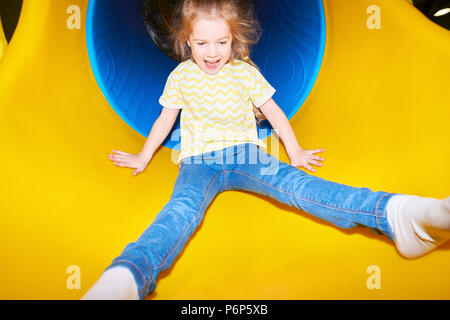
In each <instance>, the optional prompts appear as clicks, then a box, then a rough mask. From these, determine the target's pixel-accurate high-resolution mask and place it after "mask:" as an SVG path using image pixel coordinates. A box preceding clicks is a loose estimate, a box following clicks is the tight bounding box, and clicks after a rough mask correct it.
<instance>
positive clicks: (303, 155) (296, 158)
mask: <svg viewBox="0 0 450 320" xmlns="http://www.w3.org/2000/svg"><path fill="white" fill-rule="evenodd" d="M324 151H325V149H315V150H297V151H295V152H294V153H293V154H291V155H289V160H290V162H291V166H293V167H303V168H305V169H308V170H309V171H311V172H315V171H316V169H314V168H313V167H311V165H310V164H312V165H315V166H318V167H321V166H322V163H321V162H319V161H324V158H321V157H319V156H316V155H314V154H315V153H318V152H324Z"/></svg>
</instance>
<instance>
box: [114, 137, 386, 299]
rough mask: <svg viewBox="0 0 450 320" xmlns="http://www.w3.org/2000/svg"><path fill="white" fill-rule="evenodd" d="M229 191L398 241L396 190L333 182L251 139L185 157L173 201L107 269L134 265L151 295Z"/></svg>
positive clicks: (141, 289) (141, 293) (138, 278)
mask: <svg viewBox="0 0 450 320" xmlns="http://www.w3.org/2000/svg"><path fill="white" fill-rule="evenodd" d="M227 190H246V191H251V192H255V193H258V194H262V195H266V196H268V197H270V198H273V199H275V200H277V201H279V202H282V203H285V204H287V205H289V206H292V207H295V208H298V209H300V210H303V211H305V212H307V213H310V214H312V215H314V216H316V217H319V218H321V219H323V220H326V221H328V222H331V223H332V224H334V225H336V226H338V227H341V228H352V227H368V228H370V229H372V230H373V231H375V232H377V233H380V234H381V233H384V234H385V235H386V236H388V237H389V238H390V239H391V240H392V241H394V235H393V233H392V230H391V228H390V226H389V223H388V221H387V217H386V205H387V202H388V200H389V199H390V198H391V197H392V196H393V195H394V194H395V193H389V192H384V191H378V192H374V191H372V190H370V189H368V188H355V187H349V186H346V185H343V184H338V183H335V182H331V181H327V180H324V179H322V178H319V177H316V176H313V175H309V174H308V173H306V172H304V171H302V170H300V169H298V168H296V167H293V166H291V165H288V164H286V163H284V162H281V161H279V160H278V159H277V158H275V157H273V156H271V155H270V154H268V153H266V152H265V151H263V150H261V149H260V148H259V147H258V146H256V145H255V144H250V143H245V144H240V145H237V146H232V147H228V148H225V149H222V150H219V151H215V152H211V153H204V154H201V155H198V156H192V157H189V158H185V159H183V161H182V163H181V165H180V171H179V173H178V177H177V180H176V182H175V186H174V190H173V193H172V196H171V198H170V200H169V202H168V203H167V204H166V205H165V206H164V207H163V209H162V210H161V211H160V212H159V213H158V215H157V216H156V217H155V219H154V221H153V223H152V224H151V225H150V226H149V227H148V228H147V230H145V231H144V233H143V234H142V235H141V236H140V237H139V239H138V240H137V241H136V242H133V243H130V244H128V245H127V246H126V247H125V249H124V250H123V252H122V254H121V255H120V256H119V257H117V258H116V259H114V260H113V262H112V263H111V265H110V266H109V267H108V268H107V269H106V270H108V269H110V268H112V267H116V266H123V267H126V268H128V269H129V270H130V271H131V272H132V274H133V275H134V278H135V280H136V283H137V286H138V291H139V298H141V299H143V298H145V296H146V295H148V294H149V293H151V292H152V291H153V290H154V289H155V286H156V278H157V276H158V274H159V273H160V272H161V271H162V270H164V269H167V268H169V267H170V265H171V264H172V263H173V261H174V259H175V258H176V256H177V255H178V254H179V252H180V251H181V250H182V248H183V246H184V244H185V243H186V241H187V240H188V239H189V237H190V235H191V234H192V233H193V232H194V230H195V229H196V227H197V226H198V225H199V224H200V223H201V221H202V219H203V216H204V214H205V210H206V209H207V208H208V206H209V204H210V203H211V202H212V201H213V199H214V198H215V197H216V195H217V194H219V193H221V192H223V191H227Z"/></svg>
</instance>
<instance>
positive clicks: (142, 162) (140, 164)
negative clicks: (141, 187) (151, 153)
mask: <svg viewBox="0 0 450 320" xmlns="http://www.w3.org/2000/svg"><path fill="white" fill-rule="evenodd" d="M112 151H113V152H115V153H116V154H112V153H110V154H109V160H111V161H113V162H114V164H115V165H116V166H118V167H125V168H133V169H135V170H134V171H133V175H134V176H137V175H138V174H139V173H141V172H143V171H144V170H145V168H147V165H148V163H149V162H150V160H151V159H150V160H148V159H144V158H143V157H142V156H141V155H139V154H138V155H136V154H131V153H126V152H123V151H118V150H112Z"/></svg>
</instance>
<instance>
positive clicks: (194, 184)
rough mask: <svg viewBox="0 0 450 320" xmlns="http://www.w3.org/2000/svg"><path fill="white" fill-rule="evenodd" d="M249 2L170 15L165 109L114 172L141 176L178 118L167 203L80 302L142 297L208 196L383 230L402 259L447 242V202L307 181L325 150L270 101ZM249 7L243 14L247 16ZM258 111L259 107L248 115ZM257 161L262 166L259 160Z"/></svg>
mask: <svg viewBox="0 0 450 320" xmlns="http://www.w3.org/2000/svg"><path fill="white" fill-rule="evenodd" d="M246 3H248V2H247V1H237V0H235V1H232V0H185V1H183V2H181V3H180V5H179V7H178V8H177V10H176V11H175V13H176V17H178V20H177V21H178V23H175V24H174V25H175V27H176V30H175V32H174V37H175V51H176V52H177V54H178V55H179V56H180V57H181V58H182V59H181V61H183V62H181V63H180V64H179V65H178V66H177V67H176V68H175V69H174V70H173V71H172V73H171V74H170V75H169V78H168V80H167V83H166V86H165V89H164V92H163V95H162V96H161V97H160V99H159V102H160V104H161V105H162V106H163V107H164V108H163V111H162V113H161V115H160V116H159V118H158V119H157V120H156V122H155V123H154V125H153V128H152V130H151V132H150V134H149V137H148V139H147V141H146V143H145V145H144V148H143V150H142V151H141V152H140V153H139V154H138V155H134V154H129V153H126V152H122V151H115V150H113V152H114V154H110V159H111V160H112V161H113V162H114V164H115V165H117V166H119V167H128V168H134V169H135V170H134V172H133V174H134V175H137V174H139V173H141V172H143V171H144V170H145V168H146V167H147V165H148V163H149V162H150V160H151V159H152V157H153V155H154V152H155V150H157V148H158V147H159V146H160V144H161V143H162V142H163V141H164V139H165V138H166V137H167V135H168V134H169V132H170V130H171V128H172V126H173V124H174V123H175V120H176V118H177V115H178V112H179V111H180V109H182V114H181V152H180V155H179V159H178V163H179V164H180V170H179V174H178V177H177V180H176V182H175V186H174V190H173V194H172V196H171V198H170V201H169V202H168V203H167V204H166V205H165V206H164V208H163V209H162V210H161V212H159V214H158V215H157V216H156V217H155V219H154V221H153V223H152V224H151V225H150V227H149V228H148V229H147V230H145V232H144V233H143V234H142V235H141V236H140V237H139V239H138V240H137V241H136V242H134V243H130V244H128V245H127V246H126V247H125V249H124V251H123V252H122V254H121V255H120V256H119V257H117V258H116V259H114V261H113V262H112V263H111V265H110V266H109V267H108V268H107V269H106V270H105V272H104V273H103V274H102V276H101V277H100V279H99V280H98V281H97V282H96V283H95V285H94V286H93V287H92V288H91V289H90V290H89V291H88V292H87V293H86V294H85V296H84V297H83V299H143V298H145V296H146V295H148V294H149V293H151V292H152V291H153V290H154V289H155V286H156V278H157V276H158V274H159V273H160V272H161V271H162V270H164V269H167V268H169V266H170V265H171V264H172V262H173V261H174V259H175V258H176V256H177V255H178V253H179V252H180V251H181V250H182V248H183V246H184V244H185V243H186V241H187V240H188V238H189V236H190V235H191V234H192V233H193V232H194V230H195V228H196V227H197V226H198V225H199V224H200V223H201V221H202V218H203V216H204V213H205V210H206V208H207V207H208V205H209V204H210V203H211V202H212V200H213V199H214V198H215V196H216V195H217V194H219V193H221V192H224V191H227V190H247V191H252V192H257V193H259V194H263V195H266V196H268V197H271V198H273V199H276V200H278V201H280V202H282V203H285V204H288V205H290V206H293V207H296V208H298V209H300V210H303V211H305V212H308V213H311V214H313V215H315V216H317V217H320V218H322V219H325V220H327V221H329V222H331V223H333V224H334V225H336V226H339V227H342V228H351V227H355V226H366V227H368V228H372V229H374V230H378V232H381V233H384V234H385V235H386V236H388V237H389V238H390V239H391V240H392V241H393V242H394V243H395V245H396V248H397V249H398V251H399V253H400V254H401V255H402V256H404V257H407V258H416V257H419V256H422V255H424V254H426V253H428V252H430V251H431V250H433V249H434V248H436V247H437V246H439V245H441V244H442V243H444V242H445V241H447V240H448V239H449V238H450V197H447V198H446V199H444V200H439V199H433V198H422V197H418V196H412V195H401V194H394V193H389V192H383V191H378V192H374V191H371V190H370V189H368V188H354V187H350V186H346V185H342V184H338V183H334V182H330V181H326V180H324V179H321V178H318V177H315V176H313V175H309V174H308V173H306V172H305V171H302V170H299V169H298V168H297V167H303V168H305V169H307V170H309V171H311V172H314V171H315V169H314V168H313V167H312V165H314V166H321V165H322V161H323V160H324V159H323V158H322V157H320V156H318V155H316V154H317V153H320V152H323V151H324V149H316V150H304V149H302V148H301V147H300V146H299V144H298V142H297V140H296V137H295V134H294V132H293V130H292V128H291V126H290V123H289V121H288V119H287V118H286V116H285V114H284V113H283V111H282V110H281V109H280V108H279V107H278V106H277V104H276V103H275V102H274V100H273V99H272V98H271V97H272V95H273V94H274V92H275V89H274V88H273V87H272V86H271V85H270V84H269V83H268V82H267V81H266V80H265V78H264V77H263V76H262V74H261V73H260V71H259V70H258V69H257V68H256V67H255V65H254V64H253V63H252V62H251V60H250V59H249V58H248V57H249V45H251V44H254V43H255V41H256V40H253V41H252V39H256V38H257V31H258V26H259V25H258V23H257V21H256V20H255V19H254V18H253V15H250V14H248V12H249V7H248V4H246ZM250 11H251V10H250ZM256 108H258V109H259V110H258V109H256ZM257 110H258V111H261V112H262V114H263V115H264V116H265V117H266V119H267V120H268V121H269V122H270V124H271V125H272V127H273V128H274V129H276V130H277V133H278V136H279V138H280V139H281V140H282V142H283V144H284V146H285V148H286V151H287V154H288V156H289V160H290V164H286V163H284V162H281V161H279V160H278V159H277V158H275V157H273V156H271V155H269V154H267V153H266V152H264V151H263V150H262V149H261V148H260V147H264V148H265V147H266V146H265V144H264V143H263V142H262V141H261V140H259V139H258V136H257V129H256V119H255V113H256V115H258V116H261V114H259V113H258V112H257ZM263 160H264V161H263Z"/></svg>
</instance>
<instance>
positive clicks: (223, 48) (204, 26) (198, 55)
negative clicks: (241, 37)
mask: <svg viewBox="0 0 450 320" xmlns="http://www.w3.org/2000/svg"><path fill="white" fill-rule="evenodd" d="M192 27H193V30H192V34H191V35H190V36H189V40H188V42H187V43H188V46H189V47H190V48H191V51H192V57H193V59H194V62H195V63H197V65H198V66H199V67H200V69H202V70H203V71H204V72H206V73H207V74H209V75H214V74H216V73H217V72H219V70H220V69H222V67H223V66H224V65H225V64H226V63H227V62H228V60H229V58H230V56H231V42H232V36H231V32H230V28H229V26H228V24H227V23H226V21H225V20H224V19H221V18H209V19H203V18H200V19H198V20H197V21H196V22H194V24H193V26H192Z"/></svg>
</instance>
